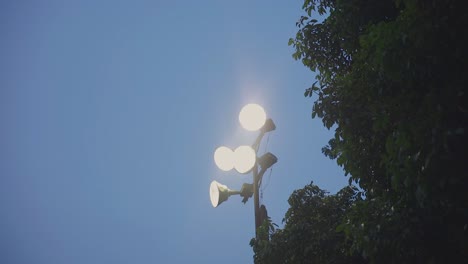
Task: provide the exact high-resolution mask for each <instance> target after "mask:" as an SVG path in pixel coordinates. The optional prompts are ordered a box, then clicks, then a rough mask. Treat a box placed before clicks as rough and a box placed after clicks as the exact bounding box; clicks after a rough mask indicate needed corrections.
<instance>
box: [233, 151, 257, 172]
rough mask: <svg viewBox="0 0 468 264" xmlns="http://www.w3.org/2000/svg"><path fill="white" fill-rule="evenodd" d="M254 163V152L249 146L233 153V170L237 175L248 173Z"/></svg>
mask: <svg viewBox="0 0 468 264" xmlns="http://www.w3.org/2000/svg"><path fill="white" fill-rule="evenodd" d="M255 161H256V155H255V151H254V150H253V149H252V148H251V147H250V146H240V147H238V148H236V150H235V151H234V168H235V169H236V170H237V172H239V173H247V172H249V171H250V170H251V169H252V168H253V166H254V165H255Z"/></svg>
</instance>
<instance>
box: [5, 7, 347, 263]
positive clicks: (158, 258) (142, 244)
mask: <svg viewBox="0 0 468 264" xmlns="http://www.w3.org/2000/svg"><path fill="white" fill-rule="evenodd" d="M301 6H302V1H299V0H295V1H279V0H278V1H260V0H259V1H243V0H240V1H219V0H217V1H215V0H213V1H203V0H201V1H157V0H156V1H155V0H152V1H111V0H109V1H100V0H90V1H85V0H83V1H66V0H57V1H46V0H43V1H19V0H15V1H13V0H12V1H8V0H4V1H1V2H0V36H1V39H0V58H1V60H0V101H1V102H0V122H1V127H0V129H1V130H0V136H1V137H0V212H1V213H0V263H3V264H17V263H18V264H19V263H25V264H26V263H27V264H30V263H34V264H42V263H44V264H65V263H66V264H94V263H96V264H102V263H113V264H118V263H223V264H229V263H236V264H238V263H252V262H253V259H252V255H253V253H252V249H251V247H250V246H249V241H250V239H251V238H252V237H254V235H255V233H254V213H253V203H252V202H253V201H252V200H249V202H248V203H247V204H245V205H244V204H242V203H241V198H240V197H238V196H233V197H231V198H229V200H228V201H226V202H225V203H223V204H222V205H220V206H219V207H218V208H213V207H212V206H211V203H210V199H209V192H208V191H209V185H210V182H211V181H213V180H217V181H219V182H221V183H223V184H227V185H228V186H229V187H230V188H232V189H239V188H240V187H241V185H242V183H244V182H251V181H252V176H251V175H239V174H237V173H235V172H234V171H231V172H223V171H220V170H219V169H218V168H217V167H216V165H215V164H214V161H213V153H214V150H215V149H216V147H218V146H220V145H226V146H229V147H232V148H235V147H236V146H239V145H245V144H251V143H253V141H254V139H255V137H256V135H257V134H256V133H255V132H247V131H244V130H243V129H242V128H241V126H240V125H239V122H238V113H239V111H240V109H241V108H242V107H243V106H244V105H245V104H247V103H258V104H260V105H262V106H263V107H264V108H265V110H266V112H267V115H268V116H269V117H271V118H272V119H273V120H274V121H275V123H276V126H277V129H276V130H275V131H273V132H271V133H270V135H269V137H268V136H266V137H265V138H264V141H263V144H262V146H261V147H260V154H262V153H263V152H265V150H267V151H270V152H272V153H274V154H275V155H276V156H277V157H278V159H279V160H278V163H277V164H275V165H274V167H273V170H272V171H271V173H270V171H268V172H267V173H266V174H265V177H264V180H263V188H262V189H263V195H262V200H261V201H262V203H264V204H265V205H266V207H267V209H268V213H269V215H270V217H271V218H272V219H273V221H274V222H275V223H278V224H279V225H280V226H281V224H282V222H281V221H282V219H283V217H284V214H285V212H286V210H287V209H288V203H287V199H288V197H289V195H290V194H291V193H292V191H293V190H295V189H298V188H302V187H303V186H304V185H306V184H308V183H310V182H311V181H314V183H315V184H317V185H319V186H320V187H321V188H323V189H326V190H328V191H330V192H331V193H335V192H336V191H338V190H339V189H340V188H341V187H343V186H345V185H346V184H347V178H346V177H345V176H344V174H343V172H342V170H341V168H339V167H338V166H337V165H336V163H335V161H332V160H329V159H328V158H326V157H324V156H323V154H322V153H321V148H322V146H324V145H326V143H327V142H328V139H329V138H330V137H331V136H332V132H331V131H328V130H327V129H326V128H324V127H323V126H322V123H321V121H320V120H318V119H314V120H312V119H311V117H310V113H311V107H312V102H313V101H312V100H311V99H308V98H304V97H303V93H304V89H305V88H307V87H308V86H310V85H311V84H312V83H313V81H314V74H313V73H312V72H310V70H308V69H307V68H305V67H304V66H303V65H302V64H301V63H300V62H297V61H294V60H293V59H292V57H291V54H292V53H293V48H292V47H289V46H288V45H287V42H288V39H289V38H290V37H293V36H294V35H295V33H296V31H297V28H296V27H295V22H296V21H297V20H298V18H299V17H300V16H301V15H302V14H303V12H302V10H301ZM267 142H268V144H267Z"/></svg>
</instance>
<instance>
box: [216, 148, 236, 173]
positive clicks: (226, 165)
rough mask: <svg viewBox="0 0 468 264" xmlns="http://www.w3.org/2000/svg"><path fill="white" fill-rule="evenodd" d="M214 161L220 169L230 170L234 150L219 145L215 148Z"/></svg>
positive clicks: (232, 164)
mask: <svg viewBox="0 0 468 264" xmlns="http://www.w3.org/2000/svg"><path fill="white" fill-rule="evenodd" d="M214 161H215V163H216V166H218V168H219V169H220V170H223V171H230V170H232V169H233V168H234V152H233V151H232V150H231V149H230V148H227V147H224V146H223V147H219V148H217V149H216V150H215V153H214Z"/></svg>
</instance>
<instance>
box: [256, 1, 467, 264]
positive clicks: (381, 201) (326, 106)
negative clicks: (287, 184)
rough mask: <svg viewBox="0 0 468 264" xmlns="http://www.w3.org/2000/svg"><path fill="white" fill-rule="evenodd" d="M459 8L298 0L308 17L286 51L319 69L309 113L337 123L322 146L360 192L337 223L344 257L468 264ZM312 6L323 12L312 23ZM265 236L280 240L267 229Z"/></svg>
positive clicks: (463, 31) (463, 41)
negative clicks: (361, 196) (291, 49)
mask: <svg viewBox="0 0 468 264" xmlns="http://www.w3.org/2000/svg"><path fill="white" fill-rule="evenodd" d="M464 6H465V4H464V2H463V1H456V0H440V1H435V0H434V1H422V0H421V1H418V0H395V1H391V0H381V1H366V0H305V1H304V5H303V9H304V11H305V12H306V15H304V16H302V17H301V18H300V20H299V21H298V23H297V26H298V28H299V30H298V33H297V35H296V37H295V38H294V39H290V41H289V44H290V45H292V46H293V47H294V48H295V53H294V54H293V57H294V58H295V59H297V60H301V61H302V62H303V64H304V65H305V66H307V67H309V68H310V69H311V70H312V71H316V72H317V73H318V74H317V77H316V78H317V80H316V82H315V83H314V84H313V85H312V86H311V87H310V88H308V89H306V91H305V94H304V95H305V96H307V97H314V98H315V101H314V103H313V108H312V117H319V118H321V119H322V121H323V124H324V126H326V127H327V128H329V129H331V128H333V129H335V136H334V137H333V138H332V139H331V140H330V141H329V143H328V145H327V146H326V147H324V148H323V149H322V151H323V153H324V154H325V155H326V156H328V157H330V158H332V159H336V161H337V163H338V164H339V165H340V166H342V167H343V168H344V170H345V173H346V174H347V175H349V179H350V183H352V182H354V183H355V184H357V185H358V186H359V187H360V188H361V189H362V191H363V193H364V197H365V199H363V200H360V201H355V202H354V204H355V206H353V207H352V209H351V210H349V211H347V213H346V215H345V216H344V218H342V219H338V221H339V223H338V224H339V226H338V229H337V230H338V232H339V233H340V234H344V235H345V237H346V241H347V244H346V245H347V246H348V247H347V248H346V249H347V252H348V254H349V255H350V256H352V255H353V254H355V252H359V254H360V256H362V257H364V258H365V259H366V260H367V261H369V262H371V263H447V262H451V261H452V262H454V263H468V195H467V194H466V190H468V166H466V164H465V163H466V161H467V157H468V153H467V145H468V144H467V143H468V142H467V141H468V140H467V133H468V102H467V101H468V100H467V95H466V86H467V85H468V75H467V74H466V73H467V72H468V71H467V70H468V67H467V62H468V56H467V55H468V54H467V53H468V49H467V47H468V36H467V32H468V31H467V28H468V16H466V15H465V11H464V10H465V9H464ZM314 12H318V13H319V14H321V15H324V14H326V15H328V16H327V17H326V18H325V19H324V20H323V21H320V22H319V21H317V20H315V19H312V18H311V15H312V13H314ZM291 206H292V207H293V206H296V205H295V204H291ZM292 207H291V208H292ZM290 210H292V209H290ZM288 219H289V217H288V215H287V217H286V222H287V221H289V220H288ZM330 219H331V220H332V221H336V220H337V219H335V218H333V217H331V218H330ZM287 229H289V231H285V230H287ZM292 229H293V228H292V227H290V226H288V225H286V226H285V228H284V230H281V231H276V232H277V233H284V232H292V231H291V230H292ZM317 230H318V231H317V232H319V231H323V230H320V229H317ZM293 233H294V232H293ZM305 241H306V242H305V243H315V242H317V240H315V238H314V239H312V240H310V239H309V240H305ZM267 243H270V244H273V243H276V242H275V236H274V235H273V236H272V239H271V241H269V242H267ZM304 246H305V245H304ZM254 251H255V253H256V255H258V254H260V253H262V251H261V250H260V251H258V250H255V247H254ZM286 252H289V251H286ZM297 254H300V253H297ZM323 256H325V255H323ZM308 262H309V261H305V262H304V261H298V262H294V263H308ZM322 262H325V263H327V261H319V263H322ZM259 263H260V262H259Z"/></svg>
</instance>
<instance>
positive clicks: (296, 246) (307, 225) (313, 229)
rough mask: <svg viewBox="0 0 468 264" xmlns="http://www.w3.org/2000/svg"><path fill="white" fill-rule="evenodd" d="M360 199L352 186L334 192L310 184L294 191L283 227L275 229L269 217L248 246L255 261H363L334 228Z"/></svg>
mask: <svg viewBox="0 0 468 264" xmlns="http://www.w3.org/2000/svg"><path fill="white" fill-rule="evenodd" d="M358 200H361V197H360V192H358V190H357V188H355V187H351V186H349V187H346V188H343V189H342V190H341V191H340V192H338V193H337V194H335V195H327V193H326V192H325V191H324V190H321V189H320V188H319V187H318V186H316V185H314V184H313V183H310V184H309V185H307V186H305V187H304V188H303V189H299V190H296V191H294V192H293V194H292V195H291V197H290V198H289V200H288V202H289V205H290V206H291V207H290V209H289V210H288V211H287V213H286V216H285V219H284V224H285V227H284V229H275V225H274V224H272V223H271V220H270V219H268V220H267V221H265V222H264V224H263V225H262V226H261V227H260V230H259V237H262V239H253V240H252V241H251V245H252V246H253V248H254V251H255V252H256V253H257V254H256V255H255V262H256V263H272V264H274V263H310V262H314V263H337V264H339V263H362V261H363V259H362V258H361V257H360V256H359V255H349V254H348V253H347V251H348V248H349V246H350V245H349V243H348V242H347V241H346V238H345V235H344V233H338V232H336V228H337V227H338V225H339V223H340V222H341V221H342V220H343V217H344V216H345V215H346V213H347V212H348V211H349V210H350V208H351V206H352V205H353V204H354V203H355V202H356V201H358Z"/></svg>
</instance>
